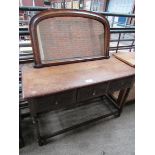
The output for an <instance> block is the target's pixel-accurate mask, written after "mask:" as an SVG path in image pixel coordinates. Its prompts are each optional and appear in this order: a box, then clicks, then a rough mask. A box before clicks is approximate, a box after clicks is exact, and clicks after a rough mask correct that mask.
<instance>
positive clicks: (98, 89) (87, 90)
mask: <svg viewBox="0 0 155 155" xmlns="http://www.w3.org/2000/svg"><path fill="white" fill-rule="evenodd" d="M108 84H109V82H105V83H100V84H96V85H93V86H87V87H83V88H79V89H78V91H77V101H85V100H87V99H91V98H94V97H98V96H102V95H104V94H106V93H107V89H108Z"/></svg>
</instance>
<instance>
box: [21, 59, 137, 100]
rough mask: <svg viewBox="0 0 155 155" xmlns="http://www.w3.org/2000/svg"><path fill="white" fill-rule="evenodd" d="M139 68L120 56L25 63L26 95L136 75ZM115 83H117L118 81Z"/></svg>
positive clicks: (39, 94) (24, 93) (23, 72)
mask: <svg viewBox="0 0 155 155" xmlns="http://www.w3.org/2000/svg"><path fill="white" fill-rule="evenodd" d="M134 72H135V69H134V68H132V67H130V66H128V65H126V64H125V63H124V62H121V61H120V60H118V59H116V58H110V59H104V60H96V61H89V62H81V63H78V65H77V64H76V63H74V64H67V65H59V66H53V67H46V68H40V69H35V68H33V66H24V67H23V71H22V76H23V78H22V79H23V81H22V86H23V87H22V89H23V97H24V98H34V97H40V96H45V95H51V94H54V93H58V92H63V91H66V90H71V89H75V88H81V87H86V86H90V85H94V84H99V83H104V82H108V81H112V80H116V79H121V78H125V77H129V76H134ZM114 84H115V83H114Z"/></svg>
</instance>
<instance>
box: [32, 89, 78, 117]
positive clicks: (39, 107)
mask: <svg viewBox="0 0 155 155" xmlns="http://www.w3.org/2000/svg"><path fill="white" fill-rule="evenodd" d="M32 102H33V103H32V104H30V110H31V115H35V114H39V113H43V112H48V111H52V110H58V109H62V108H64V107H67V106H70V105H72V104H74V103H75V102H76V90H69V91H65V92H62V93H57V94H53V95H48V96H46V97H37V98H34V99H33V100H32Z"/></svg>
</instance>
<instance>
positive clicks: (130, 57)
mask: <svg viewBox="0 0 155 155" xmlns="http://www.w3.org/2000/svg"><path fill="white" fill-rule="evenodd" d="M113 55H114V56H115V57H116V58H117V59H119V60H121V61H123V62H125V63H126V64H128V65H130V66H132V67H135V52H119V53H114V54H113Z"/></svg>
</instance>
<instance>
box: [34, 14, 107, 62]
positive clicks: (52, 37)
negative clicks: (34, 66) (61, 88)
mask: <svg viewBox="0 0 155 155" xmlns="http://www.w3.org/2000/svg"><path fill="white" fill-rule="evenodd" d="M37 34H38V42H39V49H40V56H41V60H42V62H43V63H48V61H59V60H60V61H61V60H66V59H67V60H68V59H79V58H84V57H95V56H103V55H104V26H103V24H102V23H100V22H98V21H97V20H93V19H89V18H82V17H54V18H49V19H45V20H43V21H41V22H40V23H39V24H38V26H37Z"/></svg>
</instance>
